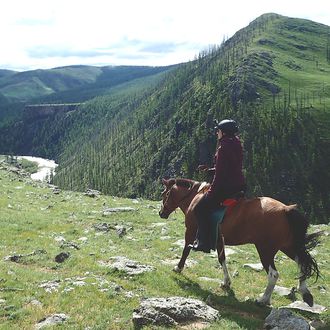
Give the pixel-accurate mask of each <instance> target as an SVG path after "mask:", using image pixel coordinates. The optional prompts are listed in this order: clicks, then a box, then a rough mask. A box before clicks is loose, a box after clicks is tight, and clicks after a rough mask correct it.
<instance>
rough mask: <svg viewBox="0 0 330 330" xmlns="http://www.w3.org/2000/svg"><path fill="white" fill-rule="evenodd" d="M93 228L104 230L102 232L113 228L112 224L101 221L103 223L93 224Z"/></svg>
mask: <svg viewBox="0 0 330 330" xmlns="http://www.w3.org/2000/svg"><path fill="white" fill-rule="evenodd" d="M93 227H94V229H95V230H97V231H104V232H108V231H109V230H110V229H114V227H113V226H110V225H109V224H108V223H106V222H103V223H97V224H95V225H93Z"/></svg>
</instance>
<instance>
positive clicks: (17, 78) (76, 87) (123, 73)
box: [0, 65, 171, 102]
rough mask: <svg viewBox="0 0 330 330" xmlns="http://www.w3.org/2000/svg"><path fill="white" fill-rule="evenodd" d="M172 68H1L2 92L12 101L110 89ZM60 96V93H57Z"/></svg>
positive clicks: (81, 66) (0, 85) (0, 91)
mask: <svg viewBox="0 0 330 330" xmlns="http://www.w3.org/2000/svg"><path fill="white" fill-rule="evenodd" d="M169 68H171V67H147V66H115V67H113V66H105V67H95V66H85V65H74V66H66V67H59V68H54V69H49V70H32V71H24V72H15V71H10V70H0V93H1V94H2V96H4V97H5V98H7V99H8V101H11V102H13V101H23V102H26V101H29V100H32V99H37V98H42V97H44V96H49V95H53V94H56V93H61V92H62V93H63V92H67V91H74V92H78V91H81V90H82V91H86V90H90V89H94V90H95V89H97V90H98V92H95V95H97V94H99V93H100V89H102V88H109V87H113V86H116V85H118V84H122V83H125V82H127V81H130V80H132V79H137V78H141V77H147V76H150V75H154V74H156V73H159V72H162V71H166V70H168V69H169ZM57 97H58V96H57Z"/></svg>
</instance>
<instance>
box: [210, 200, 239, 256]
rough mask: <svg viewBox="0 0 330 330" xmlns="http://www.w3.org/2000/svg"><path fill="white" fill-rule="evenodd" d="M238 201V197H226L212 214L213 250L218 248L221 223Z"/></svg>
mask: <svg viewBox="0 0 330 330" xmlns="http://www.w3.org/2000/svg"><path fill="white" fill-rule="evenodd" d="M237 203H238V201H237V200H236V199H231V198H230V199H226V200H224V201H223V203H222V206H221V207H220V208H218V209H216V210H215V211H214V212H213V213H212V214H211V219H210V223H211V237H210V241H211V242H210V243H211V244H210V246H211V249H212V250H216V247H217V242H218V236H219V225H220V224H221V223H222V222H223V220H224V218H225V215H226V214H230V212H231V211H232V209H233V207H234V206H235V205H236V204H237Z"/></svg>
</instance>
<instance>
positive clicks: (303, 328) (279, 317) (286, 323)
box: [264, 308, 309, 330]
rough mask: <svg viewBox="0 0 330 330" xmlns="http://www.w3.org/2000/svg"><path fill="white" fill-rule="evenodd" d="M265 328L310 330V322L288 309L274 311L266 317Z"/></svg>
mask: <svg viewBox="0 0 330 330" xmlns="http://www.w3.org/2000/svg"><path fill="white" fill-rule="evenodd" d="M264 328H265V329H267V330H271V329H274V330H287V329H290V330H309V324H308V322H307V321H306V320H305V319H303V318H301V317H298V316H295V315H293V313H292V312H291V311H290V310H288V309H284V308H283V309H274V308H273V309H272V311H271V313H270V314H269V315H268V316H267V317H266V320H265V324H264Z"/></svg>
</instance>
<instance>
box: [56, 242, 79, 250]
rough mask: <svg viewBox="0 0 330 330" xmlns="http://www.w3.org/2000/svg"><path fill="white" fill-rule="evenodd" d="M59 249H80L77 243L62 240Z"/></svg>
mask: <svg viewBox="0 0 330 330" xmlns="http://www.w3.org/2000/svg"><path fill="white" fill-rule="evenodd" d="M60 248H61V249H65V248H70V249H76V250H80V247H79V245H78V244H76V243H74V242H63V243H62V244H61V245H60Z"/></svg>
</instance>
